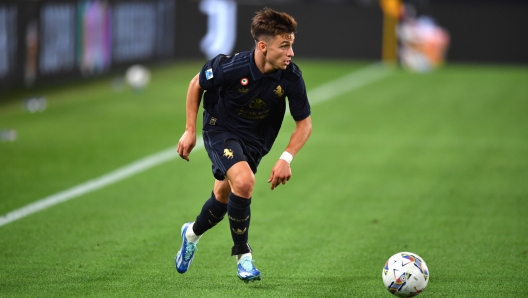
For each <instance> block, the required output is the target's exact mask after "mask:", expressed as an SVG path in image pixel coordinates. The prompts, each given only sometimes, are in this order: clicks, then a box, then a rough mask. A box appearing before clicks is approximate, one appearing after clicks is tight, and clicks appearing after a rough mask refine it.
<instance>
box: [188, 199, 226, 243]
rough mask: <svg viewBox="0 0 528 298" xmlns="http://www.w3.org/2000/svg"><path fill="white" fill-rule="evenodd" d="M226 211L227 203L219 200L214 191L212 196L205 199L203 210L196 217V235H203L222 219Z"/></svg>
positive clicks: (194, 227)
mask: <svg viewBox="0 0 528 298" xmlns="http://www.w3.org/2000/svg"><path fill="white" fill-rule="evenodd" d="M226 213H227V204H224V203H221V202H219V201H217V200H216V197H215V195H214V193H211V197H210V198H209V199H208V200H207V201H205V204H204V205H203V207H202V212H200V214H199V215H198V217H196V221H195V222H194V225H193V231H194V233H195V234H196V235H202V234H203V233H205V232H206V231H207V230H209V229H210V228H212V227H214V226H215V225H216V224H217V223H219V222H220V221H222V219H224V215H225V214H226Z"/></svg>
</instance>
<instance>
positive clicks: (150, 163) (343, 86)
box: [0, 63, 391, 226]
mask: <svg viewBox="0 0 528 298" xmlns="http://www.w3.org/2000/svg"><path fill="white" fill-rule="evenodd" d="M390 73H391V70H390V69H389V68H387V67H385V66H383V65H382V64H379V63H375V64H372V65H370V66H367V67H365V68H363V69H360V70H358V71H354V72H352V73H350V74H348V75H346V76H344V77H341V78H339V79H337V80H334V81H331V82H329V83H326V84H324V85H321V86H319V87H317V88H315V89H313V90H311V91H310V92H309V93H308V94H309V98H310V103H311V105H312V106H313V105H315V104H318V103H321V102H324V101H327V100H330V99H332V98H335V97H337V96H340V95H342V94H345V93H347V92H351V91H353V90H355V89H358V88H360V87H363V86H365V85H367V84H369V83H372V82H375V81H377V80H380V79H382V78H384V77H386V76H388V75H389V74H390ZM201 148H203V139H202V137H201V136H200V137H198V139H197V140H196V147H195V148H194V151H196V150H197V149H201ZM177 156H178V154H177V152H176V147H171V148H168V149H165V150H163V151H161V152H158V153H155V154H153V155H150V156H147V157H145V158H142V159H140V160H137V161H135V162H132V163H131V164H129V165H126V166H124V167H121V168H119V169H117V170H114V171H112V172H110V173H108V174H105V175H103V176H101V177H99V178H95V179H92V180H89V181H87V182H84V183H82V184H79V185H77V186H74V187H72V188H69V189H66V190H64V191H61V192H58V193H56V194H53V195H51V196H48V197H45V198H42V199H40V200H38V201H36V202H33V203H31V204H28V205H26V206H24V207H22V208H19V209H16V210H14V211H11V212H9V213H7V214H5V215H2V216H0V226H3V225H6V224H8V223H11V222H13V221H16V220H18V219H21V218H24V217H26V216H28V215H31V214H33V213H36V212H39V211H42V210H44V209H47V208H49V207H52V206H54V205H57V204H60V203H62V202H66V201H68V200H71V199H74V198H76V197H79V196H82V195H84V194H86V193H89V192H92V191H95V190H98V189H100V188H103V187H105V186H107V185H110V184H113V183H116V182H118V181H121V180H123V179H126V178H128V177H130V176H132V175H135V174H138V173H141V172H143V171H146V170H148V169H150V168H152V167H154V166H156V165H159V164H162V163H164V162H167V161H169V160H172V159H174V158H176V157H177Z"/></svg>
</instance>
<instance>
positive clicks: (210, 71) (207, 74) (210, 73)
mask: <svg viewBox="0 0 528 298" xmlns="http://www.w3.org/2000/svg"><path fill="white" fill-rule="evenodd" d="M212 78H213V69H212V68H209V69H208V70H206V71H205V79H206V80H210V79H212Z"/></svg>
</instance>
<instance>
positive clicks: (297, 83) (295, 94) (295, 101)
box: [288, 64, 311, 121]
mask: <svg viewBox="0 0 528 298" xmlns="http://www.w3.org/2000/svg"><path fill="white" fill-rule="evenodd" d="M291 75H292V78H291V80H292V86H291V91H290V92H288V104H289V107H290V114H291V115H292V117H293V119H294V120H295V121H300V120H304V119H306V118H307V117H308V116H310V114H311V111H310V103H309V102H308V96H307V94H306V85H305V84H304V79H303V77H302V73H301V70H300V69H299V68H298V67H297V66H296V65H295V64H294V65H293V68H292V74H291Z"/></svg>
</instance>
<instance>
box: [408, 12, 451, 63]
mask: <svg viewBox="0 0 528 298" xmlns="http://www.w3.org/2000/svg"><path fill="white" fill-rule="evenodd" d="M398 37H399V39H400V50H399V56H400V63H401V65H402V66H403V67H404V68H407V69H410V70H413V71H418V72H428V71H431V70H433V69H435V68H437V67H438V66H440V65H442V64H443V63H444V60H445V54H446V51H447V49H448V47H449V41H450V36H449V33H448V32H447V31H446V30H445V29H443V28H441V27H440V26H438V24H437V23H436V21H435V20H434V19H433V18H432V17H430V16H420V17H417V18H416V17H415V16H413V15H406V17H405V18H404V19H403V20H402V21H401V23H400V25H399V27H398Z"/></svg>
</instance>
